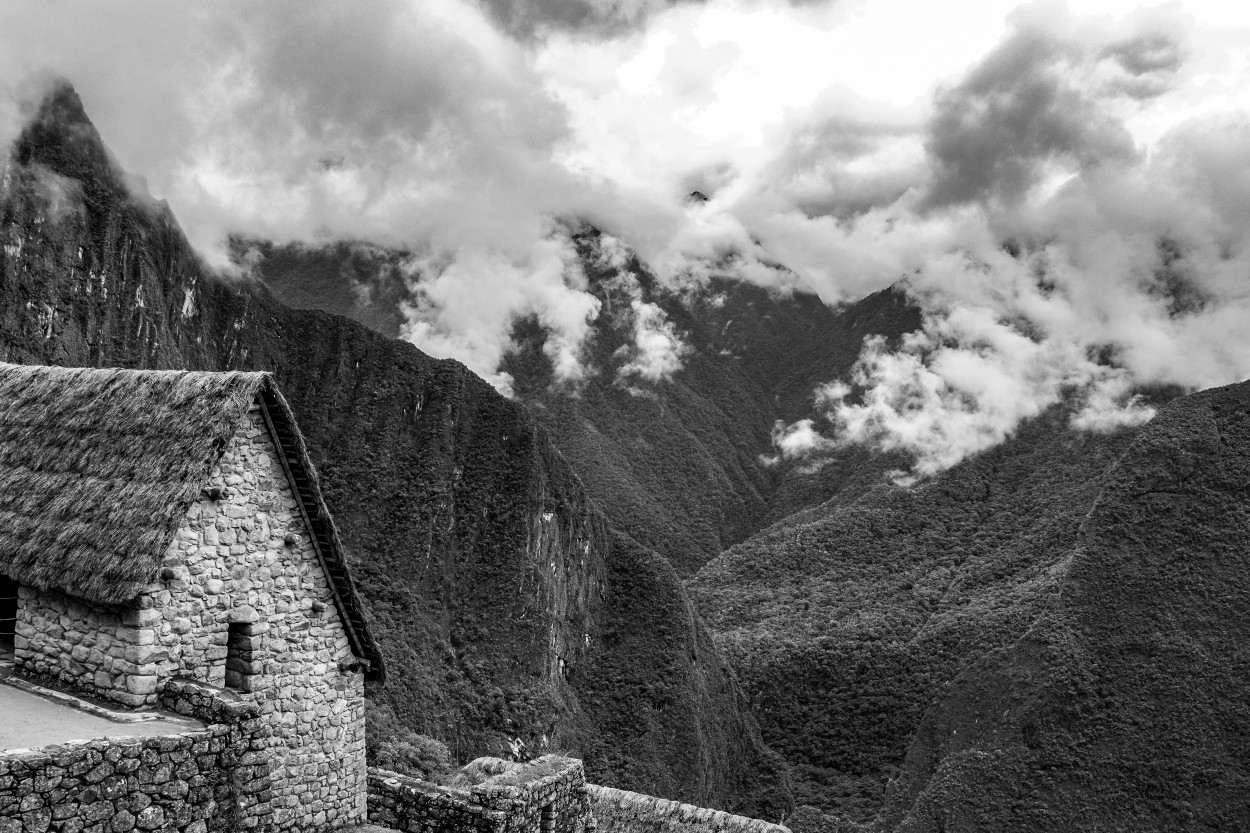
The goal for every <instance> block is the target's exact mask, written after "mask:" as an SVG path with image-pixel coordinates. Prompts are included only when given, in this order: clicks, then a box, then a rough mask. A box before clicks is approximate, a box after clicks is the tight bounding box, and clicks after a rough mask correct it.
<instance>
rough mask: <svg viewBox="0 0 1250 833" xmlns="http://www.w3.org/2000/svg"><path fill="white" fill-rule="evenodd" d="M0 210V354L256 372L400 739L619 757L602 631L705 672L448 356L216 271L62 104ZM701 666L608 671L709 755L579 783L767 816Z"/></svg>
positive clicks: (580, 497)
mask: <svg viewBox="0 0 1250 833" xmlns="http://www.w3.org/2000/svg"><path fill="white" fill-rule="evenodd" d="M0 202H2V212H3V213H2V215H0V240H2V241H3V253H2V254H0V276H2V279H0V359H3V360H6V361H11V362H23V363H47V364H63V365H97V366H105V365H108V366H125V367H142V368H165V367H168V368H195V369H216V370H224V369H249V370H253V369H263V370H270V371H272V372H273V373H274V374H275V376H276V377H277V381H278V384H279V386H280V387H281V389H282V390H283V392H284V393H285V395H286V396H287V398H288V399H289V400H290V402H291V405H292V407H293V408H294V410H295V412H296V415H297V418H298V419H299V423H300V426H301V428H302V429H303V431H304V432H305V435H306V438H307V440H308V444H309V447H310V451H311V453H312V454H313V456H314V462H315V464H316V465H317V467H318V470H319V472H320V473H321V476H322V479H323V485H324V489H325V493H326V499H327V502H328V503H329V505H330V507H331V510H332V511H333V512H334V514H335V517H336V519H337V520H338V522H339V524H340V525H341V527H342V531H343V533H344V537H345V540H346V541H347V543H348V546H349V548H350V550H351V552H352V553H353V554H354V555H355V558H354V559H353V570H354V573H355V575H356V576H357V580H358V582H359V584H360V587H361V590H362V593H363V595H364V597H365V598H366V601H367V604H368V608H369V611H370V614H371V616H372V618H373V621H374V624H375V626H376V628H377V632H378V634H379V641H380V642H381V644H382V649H383V651H384V653H385V654H386V656H387V659H388V663H389V666H390V669H391V673H390V675H389V680H388V682H387V684H386V685H385V687H382V688H379V689H378V690H375V691H372V692H370V696H371V697H372V698H374V699H375V700H377V701H380V702H385V703H388V704H390V705H391V706H392V707H393V708H394V710H395V712H396V713H397V714H398V715H399V716H400V717H401V718H402V719H403V720H404V721H405V722H406V723H407V724H408V725H409V726H411V727H413V728H416V729H418V730H419V731H422V732H425V733H427V734H430V735H434V736H436V737H439V738H440V739H443V740H445V741H446V742H448V744H449V745H450V746H451V747H452V749H453V751H454V752H455V753H456V754H458V755H459V756H462V757H463V756H471V755H476V754H481V753H482V752H485V751H500V750H501V747H502V745H503V744H504V743H505V742H506V741H507V740H508V739H512V738H521V739H523V740H524V741H525V742H526V743H527V745H528V746H529V747H530V748H531V749H542V748H559V749H564V750H567V751H570V752H574V753H578V752H580V751H581V749H582V748H583V747H588V746H589V745H591V744H595V743H598V744H602V745H604V746H605V747H606V748H616V747H617V746H618V745H620V744H618V742H617V739H616V738H617V736H616V735H615V734H614V732H616V733H619V732H626V731H634V727H633V726H621V725H618V723H617V722H615V721H616V717H615V716H614V715H609V714H608V713H607V712H606V711H605V710H606V708H607V707H606V706H601V705H600V701H599V700H598V699H597V698H596V697H594V696H591V697H586V696H585V694H584V689H586V687H587V686H590V688H589V689H588V690H590V691H591V692H592V693H594V692H596V691H597V689H595V688H594V687H593V684H592V683H588V682H586V680H587V679H593V678H594V673H593V672H594V669H596V668H601V667H604V666H605V665H611V664H612V663H614V662H616V661H617V660H616V655H615V654H614V653H613V651H614V648H613V646H612V644H611V642H610V641H609V640H606V639H605V636H604V634H605V633H606V632H607V631H608V629H611V630H612V632H618V631H619V632H622V633H627V634H635V635H636V636H637V638H639V639H641V640H646V639H647V638H648V636H647V634H648V632H649V629H651V628H653V627H654V626H655V624H656V621H655V620H658V621H660V622H661V623H663V626H664V628H665V629H666V630H667V631H671V633H672V634H674V635H676V636H674V638H675V639H676V641H677V642H681V641H682V640H694V641H698V640H700V639H701V640H703V642H704V644H705V645H707V646H708V650H709V651H711V654H710V656H712V657H715V652H714V650H713V649H711V648H710V643H708V642H707V638H706V636H705V635H702V633H703V632H702V630H701V625H700V624H699V623H698V621H697V618H696V617H694V616H693V615H692V614H691V613H690V607H689V602H688V601H687V600H686V598H685V596H684V591H682V590H681V587H680V584H679V583H678V582H677V581H676V579H675V577H672V576H660V577H659V578H658V579H654V580H656V581H659V582H660V583H661V584H664V582H667V583H668V584H667V585H666V589H667V595H666V597H665V598H666V601H665V604H663V605H659V606H657V609H656V610H653V611H651V610H649V611H648V614H647V617H648V618H641V617H639V611H638V610H637V609H636V608H635V606H634V604H633V603H632V601H630V599H632V597H631V595H630V593H631V591H630V589H629V586H628V581H629V580H631V579H632V577H633V576H634V575H635V573H634V571H633V566H635V565H642V566H644V567H646V565H645V563H644V562H645V559H643V558H640V557H638V556H636V555H635V554H633V553H632V551H630V552H627V553H625V554H624V555H622V553H621V552H620V551H619V548H618V546H617V544H616V542H615V539H614V538H613V535H612V533H611V532H610V530H609V527H608V524H607V522H606V520H605V518H604V516H603V515H602V514H601V513H600V512H599V511H598V509H597V508H596V507H595V506H594V505H593V504H592V503H591V501H590V500H589V499H588V498H587V496H586V494H585V492H584V490H583V488H582V487H581V484H580V482H579V481H578V479H577V477H576V476H575V475H574V474H573V472H572V470H571V469H570V468H569V466H568V465H567V464H566V463H565V462H564V460H563V458H562V457H561V456H560V454H559V453H558V452H556V451H555V450H554V448H553V447H552V445H551V444H550V442H549V441H548V440H547V439H546V435H545V433H544V432H543V431H542V430H540V429H539V428H538V427H537V426H536V425H535V423H534V422H533V420H532V419H531V418H530V417H529V416H528V414H527V413H526V411H525V410H524V409H523V408H522V407H521V406H519V405H518V404H516V403H514V402H510V401H508V400H506V399H504V398H502V397H500V396H499V395H498V394H496V393H495V391H494V390H493V389H491V388H490V387H489V386H488V385H487V384H486V383H485V382H483V381H482V380H481V379H479V378H477V377H476V376H474V375H473V374H472V373H470V372H468V371H467V370H466V369H465V368H464V367H463V366H461V365H459V364H458V363H455V362H450V361H436V360H433V359H431V358H429V357H428V356H426V355H424V354H423V353H421V352H420V351H418V350H417V349H415V348H414V347H412V346H411V345H408V344H405V343H402V342H398V341H394V340H391V339H387V338H385V337H383V336H381V335H379V334H378V333H376V332H373V331H371V330H369V329H367V328H365V327H363V326H361V325H359V324H357V323H355V322H352V321H348V320H345V319H343V318H339V317H337V316H333V315H329V314H326V313H323V312H317V311H298V310H291V309H289V308H287V307H285V306H283V305H282V304H280V303H279V302H278V301H276V300H275V299H274V298H273V296H272V295H271V294H270V292H269V291H268V290H267V289H266V288H265V287H264V286H263V285H260V284H258V283H255V282H249V281H236V282H230V281H226V280H223V279H221V278H219V277H216V276H214V275H212V274H211V273H210V272H209V271H208V270H207V269H205V268H204V266H203V265H202V264H201V262H200V261H199V259H198V258H197V256H196V255H195V253H194V251H192V250H191V248H190V247H189V245H188V244H187V242H186V240H185V238H184V237H183V235H182V233H181V231H180V229H179V228H178V225H177V223H176V221H175V220H174V218H173V216H172V215H171V213H170V212H169V210H168V208H167V207H166V206H164V205H163V204H158V203H154V202H152V201H150V200H146V199H144V198H142V197H137V196H135V195H134V194H133V193H131V192H130V191H129V190H128V189H127V188H126V186H125V184H124V180H123V178H122V176H121V175H120V174H119V173H118V172H117V171H116V169H115V167H114V166H113V164H112V163H111V162H110V160H109V158H108V156H107V153H106V151H105V150H104V147H103V144H102V143H101V142H100V139H99V136H98V135H97V134H96V131H95V129H94V128H93V127H92V126H91V124H90V122H89V121H88V120H87V118H86V116H85V114H84V113H83V111H82V107H81V103H80V102H79V100H78V98H77V96H76V95H75V94H74V93H73V91H72V90H71V89H69V88H68V87H62V88H59V89H58V90H56V91H55V92H54V93H53V94H52V95H51V96H49V98H48V99H47V100H45V102H44V103H43V105H42V107H41V108H40V110H39V112H38V113H37V115H36V116H35V118H34V120H33V121H32V123H31V124H30V125H29V126H28V127H27V129H26V130H25V132H24V133H23V134H22V135H21V136H20V137H19V139H18V140H17V141H16V143H15V145H14V147H13V153H12V158H11V160H10V161H9V162H8V163H7V164H6V166H5V168H4V174H3V177H2V178H0ZM643 572H644V573H645V575H647V576H648V580H652V578H653V576H654V570H652V569H651V568H650V567H647V568H646V569H645V570H644V571H643ZM718 663H719V658H718V657H716V658H715V662H711V663H710V665H711V667H710V668H708V669H707V670H700V671H697V672H693V673H691V672H688V671H687V672H682V673H677V672H675V671H671V670H670V669H668V668H666V667H663V666H661V667H655V666H637V667H634V666H630V667H628V669H627V671H626V672H625V678H626V679H627V680H628V681H629V682H630V683H631V684H636V685H640V686H644V687H645V686H648V685H669V686H672V687H673V688H674V689H675V691H676V692H677V693H676V695H675V696H679V697H681V698H683V699H685V700H688V701H689V702H690V703H691V704H692V713H690V714H686V715H684V716H682V717H679V718H675V719H674V721H670V722H669V723H668V724H665V723H663V722H661V723H657V724H656V725H655V726H654V727H648V728H647V729H644V730H642V733H643V734H644V735H645V734H647V733H648V732H652V733H654V732H660V731H670V730H672V729H673V728H674V726H675V725H677V724H680V725H681V726H682V728H683V729H688V731H686V735H687V736H688V737H684V738H683V740H685V741H689V740H690V738H695V739H696V740H697V741H698V742H699V743H702V744H703V745H704V746H709V748H712V747H714V748H715V749H716V753H715V754H710V755H709V756H708V757H707V759H706V760H705V762H704V763H705V764H706V766H705V768H704V769H702V770H701V771H699V772H693V771H689V770H687V769H686V768H685V767H684V766H683V765H682V764H683V763H684V761H685V757H684V756H685V755H686V748H685V746H681V747H679V746H678V745H677V744H674V743H673V742H672V740H671V738H669V737H664V736H657V737H654V738H653V742H652V744H651V746H649V747H648V749H647V753H648V755H649V756H650V757H648V758H646V759H642V758H638V759H634V758H631V757H630V756H629V755H628V754H623V755H622V756H621V757H619V758H612V757H608V756H601V757H600V758H599V759H597V760H600V761H601V768H600V769H598V770H595V769H593V767H592V776H593V777H594V778H597V779H601V780H603V781H605V782H607V783H615V784H619V785H620V786H623V787H637V786H641V785H642V784H643V783H650V782H648V781H647V780H646V779H648V778H651V777H652V776H651V773H652V772H653V771H661V770H662V771H664V772H666V773H668V775H667V776H665V778H660V777H658V776H656V778H655V779H653V780H654V782H655V783H663V784H664V785H665V787H666V788H667V789H668V792H667V793H666V794H669V795H672V796H674V797H681V798H683V799H686V800H692V801H697V802H704V803H714V804H720V805H734V804H736V803H737V802H738V801H739V800H740V799H739V798H738V796H737V795H736V794H735V793H734V792H733V787H734V785H736V784H739V783H746V782H748V781H753V780H757V779H762V780H764V781H769V782H770V783H775V784H778V785H779V786H780V787H781V788H782V797H781V798H780V799H779V801H780V803H781V804H782V805H784V804H785V798H784V784H782V783H781V781H779V780H777V777H778V776H777V775H776V773H773V772H771V771H768V772H765V771H764V770H762V769H761V768H760V762H761V761H763V760H764V758H766V750H764V749H763V747H762V744H761V743H760V741H759V738H758V734H757V732H755V730H754V727H753V724H751V722H750V720H749V718H747V717H745V716H744V715H743V714H742V712H741V711H740V709H739V703H738V702H736V700H735V697H736V689H735V688H734V686H733V685H732V684H726V683H725V682H724V679H725V678H724V677H723V675H721V671H723V669H721V668H720V667H719V666H718ZM712 678H715V682H714V684H709V683H708V682H707V681H708V680H709V679H712ZM709 714H715V715H727V716H729V718H728V722H726V719H722V718H719V717H718V718H717V719H716V720H706V719H704V718H705V717H706V715H709ZM735 721H736V722H735ZM729 729H734V730H740V731H735V732H734V733H733V734H729V732H728V730H729ZM765 763H767V762H765Z"/></svg>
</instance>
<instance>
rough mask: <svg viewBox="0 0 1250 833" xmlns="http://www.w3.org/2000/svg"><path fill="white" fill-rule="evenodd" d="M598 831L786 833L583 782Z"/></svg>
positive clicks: (723, 814)
mask: <svg viewBox="0 0 1250 833" xmlns="http://www.w3.org/2000/svg"><path fill="white" fill-rule="evenodd" d="M586 794H587V796H588V797H589V799H590V811H591V813H592V814H594V817H595V820H596V821H597V822H598V825H599V830H598V833H790V831H789V829H788V828H786V827H783V826H781V825H779V824H770V823H769V822H766V821H761V820H760V819H752V818H747V817H746V816H735V815H733V814H732V813H726V812H723V811H721V810H709V809H707V808H706V807H695V806H694V805H691V804H682V803H680V802H678V801H667V800H665V799H663V798H656V797H654V796H650V795H643V794H641V793H634V792H628V791H626V790H617V789H613V788H612V787H600V786H598V785H596V784H587V785H586Z"/></svg>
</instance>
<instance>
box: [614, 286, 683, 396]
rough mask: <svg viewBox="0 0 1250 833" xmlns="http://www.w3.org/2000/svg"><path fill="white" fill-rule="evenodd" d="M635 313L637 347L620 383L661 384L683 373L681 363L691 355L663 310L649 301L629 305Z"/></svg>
mask: <svg viewBox="0 0 1250 833" xmlns="http://www.w3.org/2000/svg"><path fill="white" fill-rule="evenodd" d="M630 307H631V308H632V310H633V329H634V344H633V347H634V349H633V351H632V355H631V356H630V359H629V361H627V362H626V363H625V364H623V365H622V366H621V368H620V369H619V370H618V371H617V378H618V379H620V380H625V379H629V378H630V377H635V376H636V377H639V378H641V379H645V380H646V381H648V382H652V383H654V382H662V381H666V380H668V379H671V378H672V377H673V374H674V373H676V372H677V371H678V370H681V367H682V359H683V357H684V356H685V355H686V354H687V353H688V352H689V351H690V347H689V345H687V344H686V343H685V342H684V341H683V340H682V338H681V336H680V335H678V333H677V330H676V328H674V327H673V322H671V321H669V320H668V316H667V315H666V314H665V312H664V310H662V309H660V308H659V307H658V306H656V305H655V304H652V303H648V302H646V301H640V300H634V301H631V302H630Z"/></svg>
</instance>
